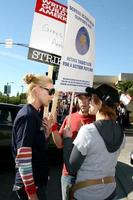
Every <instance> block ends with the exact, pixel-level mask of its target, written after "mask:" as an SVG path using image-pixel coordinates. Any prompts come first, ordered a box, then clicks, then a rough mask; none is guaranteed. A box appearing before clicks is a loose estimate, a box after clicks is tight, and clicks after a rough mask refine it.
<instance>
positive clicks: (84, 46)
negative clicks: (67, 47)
mask: <svg viewBox="0 0 133 200" xmlns="http://www.w3.org/2000/svg"><path fill="white" fill-rule="evenodd" d="M89 47H90V37H89V34H88V31H87V29H86V28H85V27H81V28H80V29H79V31H78V33H77V36H76V49H77V51H78V53H79V54H81V55H84V54H86V53H87V51H88V50H89Z"/></svg>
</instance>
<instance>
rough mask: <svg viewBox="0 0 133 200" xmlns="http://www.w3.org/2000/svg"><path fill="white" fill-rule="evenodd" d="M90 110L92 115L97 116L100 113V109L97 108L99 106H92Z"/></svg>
mask: <svg viewBox="0 0 133 200" xmlns="http://www.w3.org/2000/svg"><path fill="white" fill-rule="evenodd" d="M89 110H90V113H91V114H93V115H95V114H96V113H97V111H98V108H97V106H93V105H90V108H89Z"/></svg>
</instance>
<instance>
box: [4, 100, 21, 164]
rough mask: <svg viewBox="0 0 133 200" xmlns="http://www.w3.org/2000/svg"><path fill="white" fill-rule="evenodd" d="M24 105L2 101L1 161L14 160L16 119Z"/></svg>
mask: <svg viewBox="0 0 133 200" xmlns="http://www.w3.org/2000/svg"><path fill="white" fill-rule="evenodd" d="M21 107H22V106H18V105H13V104H8V103H0V161H2V162H10V161H11V162H12V160H13V158H12V153H11V138H12V125H13V122H14V119H15V117H16V115H17V113H18V111H19V110H20V108H21Z"/></svg>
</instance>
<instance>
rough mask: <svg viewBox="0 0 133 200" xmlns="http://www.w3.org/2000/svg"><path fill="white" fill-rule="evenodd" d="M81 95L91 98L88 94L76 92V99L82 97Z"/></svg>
mask: <svg viewBox="0 0 133 200" xmlns="http://www.w3.org/2000/svg"><path fill="white" fill-rule="evenodd" d="M81 95H84V96H89V94H88V92H75V97H78V96H81Z"/></svg>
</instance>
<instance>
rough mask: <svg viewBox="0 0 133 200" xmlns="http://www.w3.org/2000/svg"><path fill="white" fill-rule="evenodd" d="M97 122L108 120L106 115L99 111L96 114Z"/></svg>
mask: <svg viewBox="0 0 133 200" xmlns="http://www.w3.org/2000/svg"><path fill="white" fill-rule="evenodd" d="M97 120H110V118H109V116H108V115H102V114H101V113H99V111H98V112H97V113H96V121H97Z"/></svg>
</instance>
